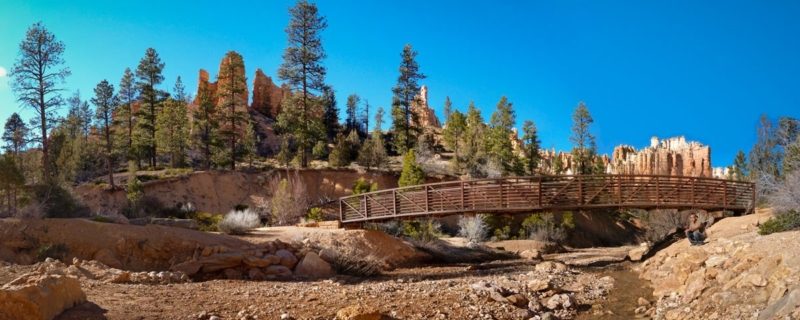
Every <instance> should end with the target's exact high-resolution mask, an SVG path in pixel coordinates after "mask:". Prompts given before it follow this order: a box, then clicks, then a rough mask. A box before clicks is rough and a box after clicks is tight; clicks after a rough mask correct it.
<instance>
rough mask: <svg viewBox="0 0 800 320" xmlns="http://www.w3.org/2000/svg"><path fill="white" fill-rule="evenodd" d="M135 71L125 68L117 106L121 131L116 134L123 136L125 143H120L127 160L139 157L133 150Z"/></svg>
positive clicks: (120, 83)
mask: <svg viewBox="0 0 800 320" xmlns="http://www.w3.org/2000/svg"><path fill="white" fill-rule="evenodd" d="M134 80H135V79H134V76H133V72H131V69H130V68H125V73H124V74H123V75H122V80H120V82H119V92H118V93H117V97H118V100H119V107H118V108H117V114H116V116H117V121H118V122H119V124H120V127H119V130H118V131H119V132H117V133H116V134H117V135H118V136H121V137H122V138H121V139H119V140H120V141H123V143H121V144H118V145H119V146H120V147H121V149H122V154H123V155H125V157H126V159H127V160H134V159H138V158H139V157H138V154H136V153H135V152H134V150H133V130H134V127H135V126H136V124H135V123H134V119H135V115H134V114H133V102H134V101H135V100H136V93H137V92H136V83H135V82H134Z"/></svg>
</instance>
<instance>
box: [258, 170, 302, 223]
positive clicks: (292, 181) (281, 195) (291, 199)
mask: <svg viewBox="0 0 800 320" xmlns="http://www.w3.org/2000/svg"><path fill="white" fill-rule="evenodd" d="M269 189H270V190H272V198H271V199H270V201H269V207H268V208H261V210H264V211H267V210H269V216H270V218H271V224H272V225H277V226H282V225H291V224H295V223H297V221H298V220H300V218H301V217H304V216H305V215H306V213H307V210H308V207H309V205H308V202H309V200H308V190H306V186H305V183H303V180H302V179H300V177H299V176H298V175H297V174H295V175H294V176H289V178H288V179H280V178H279V177H278V176H276V177H274V178H273V179H272V180H270V183H269ZM262 205H266V203H264V204H262Z"/></svg>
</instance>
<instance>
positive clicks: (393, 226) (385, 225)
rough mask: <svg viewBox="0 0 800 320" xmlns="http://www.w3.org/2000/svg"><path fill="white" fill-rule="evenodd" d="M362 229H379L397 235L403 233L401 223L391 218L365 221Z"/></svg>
mask: <svg viewBox="0 0 800 320" xmlns="http://www.w3.org/2000/svg"><path fill="white" fill-rule="evenodd" d="M364 229H367V230H375V231H380V232H383V233H385V234H388V235H390V236H395V237H399V236H402V235H403V225H402V223H400V221H397V220H391V221H387V222H380V223H372V222H370V223H365V224H364Z"/></svg>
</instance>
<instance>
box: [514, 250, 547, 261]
mask: <svg viewBox="0 0 800 320" xmlns="http://www.w3.org/2000/svg"><path fill="white" fill-rule="evenodd" d="M519 256H520V258H523V259H528V260H539V259H541V258H542V253H541V252H539V250H536V249H530V250H525V251H522V252H520V253H519Z"/></svg>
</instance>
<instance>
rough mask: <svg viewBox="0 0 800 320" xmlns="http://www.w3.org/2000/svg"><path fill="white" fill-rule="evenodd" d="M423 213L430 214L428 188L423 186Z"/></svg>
mask: <svg viewBox="0 0 800 320" xmlns="http://www.w3.org/2000/svg"><path fill="white" fill-rule="evenodd" d="M424 190H425V213H428V212H431V205H430V203H429V202H430V201H428V186H425V189H424Z"/></svg>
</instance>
